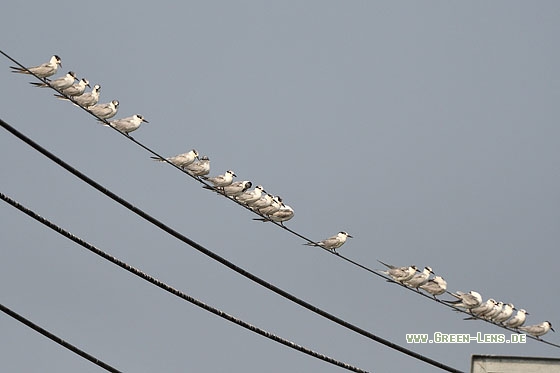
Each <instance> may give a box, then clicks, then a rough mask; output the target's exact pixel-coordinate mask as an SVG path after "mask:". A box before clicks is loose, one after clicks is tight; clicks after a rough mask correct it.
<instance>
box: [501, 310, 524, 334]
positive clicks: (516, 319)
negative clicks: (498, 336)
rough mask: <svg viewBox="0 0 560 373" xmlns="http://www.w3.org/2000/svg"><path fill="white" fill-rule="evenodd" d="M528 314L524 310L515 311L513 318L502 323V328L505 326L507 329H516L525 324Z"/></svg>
mask: <svg viewBox="0 0 560 373" xmlns="http://www.w3.org/2000/svg"><path fill="white" fill-rule="evenodd" d="M528 314H529V313H528V312H527V311H525V310H524V309H520V310H517V313H516V314H515V316H513V317H512V318H511V319H509V320H507V321H504V322H502V324H503V325H504V326H507V327H508V328H514V329H517V328H519V327H520V326H521V325H523V324H524V323H525V319H527V315H528Z"/></svg>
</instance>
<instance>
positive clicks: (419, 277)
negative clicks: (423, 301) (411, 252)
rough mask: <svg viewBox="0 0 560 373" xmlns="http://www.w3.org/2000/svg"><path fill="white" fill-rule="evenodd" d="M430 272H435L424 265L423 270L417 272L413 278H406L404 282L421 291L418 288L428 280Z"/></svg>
mask: <svg viewBox="0 0 560 373" xmlns="http://www.w3.org/2000/svg"><path fill="white" fill-rule="evenodd" d="M430 273H432V274H433V273H434V272H433V271H432V269H431V268H430V267H424V270H423V271H422V272H420V273H417V274H415V275H414V276H412V278H410V279H408V280H406V281H405V282H404V284H405V285H406V286H408V287H411V288H413V289H416V291H419V290H418V288H419V287H420V286H422V285H424V284H425V283H426V282H428V278H429V277H430Z"/></svg>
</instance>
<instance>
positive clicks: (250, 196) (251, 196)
mask: <svg viewBox="0 0 560 373" xmlns="http://www.w3.org/2000/svg"><path fill="white" fill-rule="evenodd" d="M263 192H264V193H266V192H265V191H264V188H263V187H262V185H257V186H256V187H255V188H254V189H252V190H246V191H244V192H243V193H241V194H240V195H238V196H237V197H235V199H236V200H237V201H239V202H241V203H243V204H246V205H250V204H251V203H252V202H255V201H258V200H259V199H261V197H262V194H263Z"/></svg>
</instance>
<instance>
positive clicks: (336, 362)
mask: <svg viewBox="0 0 560 373" xmlns="http://www.w3.org/2000/svg"><path fill="white" fill-rule="evenodd" d="M0 199H2V200H3V201H4V202H6V203H8V204H9V205H11V206H13V207H15V208H17V209H18V210H20V211H21V212H23V213H25V214H26V215H28V216H30V217H32V218H33V219H35V220H37V221H38V222H40V223H42V224H43V225H45V226H47V227H49V228H50V229H52V230H54V231H55V232H57V233H59V234H61V235H62V236H64V237H66V238H68V239H70V240H71V241H74V242H75V243H77V244H79V245H81V246H82V247H84V248H86V249H87V250H89V251H91V252H93V253H94V254H96V255H98V256H100V257H102V258H103V259H105V260H108V261H109V262H111V263H113V264H115V265H117V266H118V267H120V268H122V269H124V270H126V271H128V272H130V273H132V274H133V275H135V276H138V277H140V278H141V279H143V280H145V281H147V282H149V283H151V284H153V285H155V286H157V287H158V288H160V289H163V290H165V291H167V292H168V293H171V294H173V295H175V296H177V297H179V298H181V299H183V300H186V301H187V302H190V303H192V304H194V305H195V306H198V307H200V308H202V309H204V310H206V311H208V312H211V313H213V314H214V315H217V316H219V317H221V318H223V319H225V320H228V321H231V322H233V323H234V324H237V325H239V326H241V327H243V328H245V329H248V330H250V331H252V332H254V333H257V334H260V335H262V336H264V337H266V338H268V339H271V340H273V341H276V342H278V343H280V344H283V345H284V346H288V347H290V348H292V349H294V350H297V351H300V352H303V353H304V354H307V355H310V356H312V357H314V358H316V359H320V360H323V361H326V362H328V363H330V364H333V365H336V366H338V367H340V368H344V369H347V370H350V371H353V372H359V373H367V371H365V370H363V369H360V368H357V367H354V366H352V365H349V364H346V363H344V362H341V361H339V360H336V359H333V358H331V357H329V356H326V355H323V354H320V353H318V352H315V351H313V350H311V349H308V348H306V347H303V346H301V345H298V344H296V343H294V342H291V341H289V340H287V339H284V338H282V337H279V336H277V335H275V334H273V333H270V332H268V331H266V330H264V329H261V328H258V327H256V326H254V325H251V324H249V323H247V322H245V321H243V320H241V319H238V318H236V317H234V316H232V315H230V314H228V313H226V312H224V311H221V310H219V309H217V308H214V307H212V306H210V305H208V304H206V303H204V302H202V301H200V300H197V299H196V298H193V297H191V296H189V295H188V294H186V293H184V292H182V291H180V290H177V289H175V288H173V287H171V286H170V285H167V284H166V283H164V282H162V281H160V280H158V279H156V278H154V277H152V276H150V275H148V274H147V273H144V272H142V271H140V270H139V269H137V268H135V267H133V266H131V265H129V264H127V263H125V262H123V261H122V260H119V259H117V258H115V257H114V256H112V255H109V254H107V253H106V252H104V251H102V250H101V249H99V248H97V247H96V246H94V245H92V244H90V243H88V242H87V241H84V240H82V239H81V238H79V237H77V236H75V235H74V234H72V233H70V232H68V231H67V230H65V229H63V228H61V227H59V226H57V225H56V224H54V223H53V222H51V221H49V220H48V219H47V218H44V217H42V216H40V215H39V214H37V213H35V212H34V211H32V210H30V209H29V208H27V207H25V206H23V205H22V204H20V203H18V202H17V201H15V200H13V199H11V198H10V197H8V196H6V195H5V194H3V193H2V192H0ZM61 341H62V340H61ZM86 355H87V354H86ZM87 356H89V355H87Z"/></svg>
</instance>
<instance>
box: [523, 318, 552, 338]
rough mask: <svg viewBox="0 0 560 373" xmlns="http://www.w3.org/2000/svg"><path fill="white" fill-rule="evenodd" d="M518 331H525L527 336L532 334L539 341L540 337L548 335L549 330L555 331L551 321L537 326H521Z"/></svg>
mask: <svg viewBox="0 0 560 373" xmlns="http://www.w3.org/2000/svg"><path fill="white" fill-rule="evenodd" d="M517 329H519V330H521V331H524V332H525V333H527V334H531V335H532V336H534V337H537V339H540V338H539V337H540V336H541V335H545V334H546V333H548V331H549V330H552V331H553V332H554V331H555V330H554V329H552V324H551V323H550V321H545V322H542V323H540V324H537V325H528V326H520V327H519V328H517Z"/></svg>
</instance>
